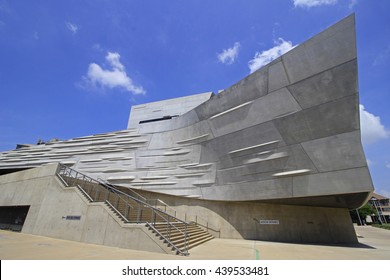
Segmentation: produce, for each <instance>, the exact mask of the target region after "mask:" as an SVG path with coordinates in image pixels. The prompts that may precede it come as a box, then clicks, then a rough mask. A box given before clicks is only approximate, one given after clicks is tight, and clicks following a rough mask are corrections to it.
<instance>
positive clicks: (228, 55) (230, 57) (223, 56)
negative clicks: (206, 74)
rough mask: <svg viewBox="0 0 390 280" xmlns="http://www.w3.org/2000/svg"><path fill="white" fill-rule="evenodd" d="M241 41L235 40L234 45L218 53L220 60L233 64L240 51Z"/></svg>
mask: <svg viewBox="0 0 390 280" xmlns="http://www.w3.org/2000/svg"><path fill="white" fill-rule="evenodd" d="M240 47H241V45H240V43H239V42H235V43H234V45H233V47H231V48H228V49H226V50H223V51H222V52H221V53H219V54H217V57H218V60H219V61H220V62H222V63H223V64H228V65H229V64H232V63H233V62H234V61H235V60H236V58H237V56H238V53H239V51H240Z"/></svg>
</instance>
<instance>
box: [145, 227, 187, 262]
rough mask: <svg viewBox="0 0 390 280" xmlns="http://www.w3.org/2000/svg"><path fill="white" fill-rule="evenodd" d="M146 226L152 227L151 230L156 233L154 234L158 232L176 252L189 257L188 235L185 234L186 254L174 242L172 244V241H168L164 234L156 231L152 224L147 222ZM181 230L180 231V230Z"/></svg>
mask: <svg viewBox="0 0 390 280" xmlns="http://www.w3.org/2000/svg"><path fill="white" fill-rule="evenodd" d="M146 224H147V225H148V226H149V227H150V228H152V230H153V231H154V232H156V233H157V234H158V235H160V236H161V237H162V238H163V239H164V240H165V241H166V242H167V243H168V244H169V245H171V246H172V247H173V248H175V250H176V251H177V252H179V253H180V254H181V255H184V256H188V255H189V253H188V238H187V236H188V234H186V233H184V234H185V246H184V247H185V252H183V251H182V250H180V249H179V248H178V247H177V246H176V245H175V244H173V243H172V242H171V240H170V239H167V238H166V236H164V234H162V233H161V232H160V231H159V230H158V229H156V228H155V227H154V226H153V225H152V224H150V223H148V222H146ZM179 230H180V229H179Z"/></svg>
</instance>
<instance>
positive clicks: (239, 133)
mask: <svg viewBox="0 0 390 280" xmlns="http://www.w3.org/2000/svg"><path fill="white" fill-rule="evenodd" d="M0 174H1V176H0V206H1V207H0V226H1V227H2V228H10V229H13V230H21V231H22V232H24V233H30V234H35V235H43V236H49V237H55V238H62V239H68V240H74V241H80V242H87V243H95V244H102V245H108V246H117V247H123V248H131V249H138V250H148V251H154V252H166V253H171V252H173V253H179V254H183V255H186V254H188V253H189V249H191V248H192V247H194V246H196V245H198V244H201V243H203V242H206V241H207V240H209V239H211V238H243V239H254V240H270V241H283V242H303V243H305V242H310V243H351V242H352V243H353V242H357V239H356V234H355V231H354V228H353V226H352V222H351V218H350V216H349V210H350V209H355V208H358V207H360V206H361V205H363V204H364V203H365V202H366V201H367V199H368V198H369V197H370V195H371V192H372V191H373V184H372V181H371V177H370V173H369V170H368V167H367V163H366V158H365V156H364V152H363V149H362V145H361V139H360V127H359V98H358V77H357V54H356V39H355V18H354V15H351V16H349V17H347V18H345V19H343V20H341V21H340V22H338V23H337V24H335V25H333V26H331V27H330V28H328V29H326V30H325V31H323V32H321V33H320V34H318V35H316V36H314V37H313V38H311V39H309V40H307V41H306V42H304V43H302V44H301V45H298V46H296V47H295V48H293V49H292V50H290V51H289V52H288V53H286V54H284V55H283V56H281V57H279V58H278V59H275V60H274V61H272V62H271V63H270V64H268V65H266V66H264V67H262V68H261V69H259V70H257V71H256V72H254V73H253V74H251V75H249V76H247V77H246V78H244V79H243V80H241V81H239V82H238V83H236V84H234V85H232V86H231V87H229V88H227V89H226V90H224V91H222V92H220V93H218V94H213V93H212V92H207V93H202V94H196V95H192V96H186V97H181V98H175V99H170V100H164V101H158V102H152V103H148V104H142V105H136V106H133V107H132V108H131V113H130V118H129V122H128V127H127V129H125V130H121V131H115V132H110V133H104V134H97V135H92V136H86V137H79V138H74V139H70V140H66V141H54V142H48V143H45V144H40V145H22V146H19V147H18V148H17V149H15V150H11V151H6V152H2V153H0Z"/></svg>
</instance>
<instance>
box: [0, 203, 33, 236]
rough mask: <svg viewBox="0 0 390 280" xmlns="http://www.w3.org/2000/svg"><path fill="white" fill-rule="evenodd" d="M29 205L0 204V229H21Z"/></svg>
mask: <svg viewBox="0 0 390 280" xmlns="http://www.w3.org/2000/svg"><path fill="white" fill-rule="evenodd" d="M29 209H30V206H29V205H20V206H0V229H3V230H12V231H22V228H23V224H24V221H25V220H26V217H27V213H28V210H29Z"/></svg>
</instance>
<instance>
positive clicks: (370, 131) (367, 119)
mask: <svg viewBox="0 0 390 280" xmlns="http://www.w3.org/2000/svg"><path fill="white" fill-rule="evenodd" d="M359 109H360V129H361V133H362V142H363V144H371V143H374V142H377V141H379V140H381V139H386V138H387V137H389V135H390V132H389V131H387V130H386V129H385V127H384V125H383V124H382V123H381V119H380V117H378V116H375V115H374V114H372V113H370V112H367V111H366V110H365V108H364V106H363V105H362V104H360V105H359Z"/></svg>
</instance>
